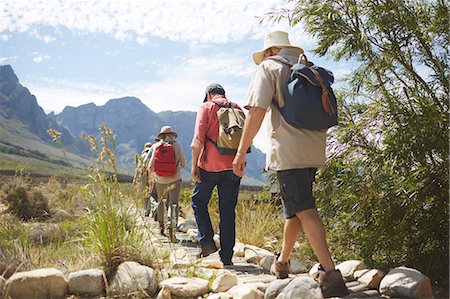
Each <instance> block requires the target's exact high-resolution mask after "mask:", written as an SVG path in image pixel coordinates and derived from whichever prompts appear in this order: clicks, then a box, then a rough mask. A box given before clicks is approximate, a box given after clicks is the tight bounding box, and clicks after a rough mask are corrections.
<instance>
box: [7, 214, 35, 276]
mask: <svg viewBox="0 0 450 299" xmlns="http://www.w3.org/2000/svg"><path fill="white" fill-rule="evenodd" d="M30 248H31V240H30V238H29V234H28V230H27V228H26V226H24V225H23V223H22V222H21V221H20V220H19V219H17V218H16V217H14V216H12V215H10V214H0V275H2V276H3V277H5V278H8V277H9V276H11V275H12V274H14V273H15V272H16V271H24V270H29V269H31V268H32V266H31V256H30Z"/></svg>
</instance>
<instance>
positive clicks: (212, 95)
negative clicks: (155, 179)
mask: <svg viewBox="0 0 450 299" xmlns="http://www.w3.org/2000/svg"><path fill="white" fill-rule="evenodd" d="M215 102H219V103H220V104H221V105H224V104H228V103H229V101H228V100H227V98H226V97H225V90H224V89H223V87H222V86H221V85H219V84H211V85H209V86H208V87H207V88H206V95H205V99H204V100H203V104H202V105H201V106H200V109H199V111H198V113H197V119H196V122H195V131H194V137H193V139H192V143H191V149H192V170H191V176H192V179H193V180H194V181H195V185H194V192H193V194H192V208H193V209H194V214H195V220H196V222H197V227H198V240H199V243H200V245H201V253H200V256H202V257H205V256H208V255H209V254H211V253H213V252H216V251H217V247H216V245H215V242H214V240H213V237H214V231H213V228H212V225H211V218H210V215H209V212H208V203H209V200H210V199H211V192H212V190H213V189H214V187H215V186H217V190H218V193H219V194H218V195H219V212H220V225H219V229H220V252H219V255H220V259H221V261H222V262H223V264H224V265H232V264H233V263H232V261H231V259H232V257H233V247H234V244H235V238H236V222H235V218H236V213H235V208H236V203H237V197H238V193H239V185H240V182H241V178H240V177H238V176H236V175H235V174H234V173H233V171H232V169H233V166H232V162H233V158H234V155H223V154H220V153H219V152H218V150H217V148H216V145H215V143H216V144H217V138H218V134H219V133H218V132H219V120H218V116H217V111H218V110H219V109H220V106H219V104H216V103H215ZM239 109H240V108H239Z"/></svg>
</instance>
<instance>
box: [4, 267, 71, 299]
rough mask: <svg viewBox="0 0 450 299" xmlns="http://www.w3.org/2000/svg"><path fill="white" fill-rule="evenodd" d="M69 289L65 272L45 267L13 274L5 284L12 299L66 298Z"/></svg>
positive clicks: (7, 294)
mask: <svg viewBox="0 0 450 299" xmlns="http://www.w3.org/2000/svg"><path fill="white" fill-rule="evenodd" d="M68 289H69V285H68V283H67V280H66V278H65V277H64V274H63V273H62V272H61V271H59V270H58V269H55V268H45V269H38V270H32V271H26V272H18V273H15V274H13V275H12V276H11V277H10V278H9V279H8V280H7V281H6V284H5V297H6V298H8V296H9V297H10V298H12V299H29V298H33V299H41V298H42V299H47V298H53V299H58V298H64V297H65V296H66V294H67V291H68Z"/></svg>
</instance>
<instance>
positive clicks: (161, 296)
mask: <svg viewBox="0 0 450 299" xmlns="http://www.w3.org/2000/svg"><path fill="white" fill-rule="evenodd" d="M156 299H172V293H170V289H169V288H168V287H167V286H163V287H162V288H161V290H160V291H159V293H158V296H156Z"/></svg>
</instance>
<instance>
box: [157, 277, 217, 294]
mask: <svg viewBox="0 0 450 299" xmlns="http://www.w3.org/2000/svg"><path fill="white" fill-rule="evenodd" d="M159 286H160V287H162V288H163V287H167V288H168V289H169V290H170V293H171V294H172V295H174V296H176V297H182V298H192V297H197V296H203V295H204V294H206V293H208V292H209V281H207V280H206V279H201V278H197V277H193V278H187V277H172V278H169V279H166V280H164V281H162V282H160V283H159Z"/></svg>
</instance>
